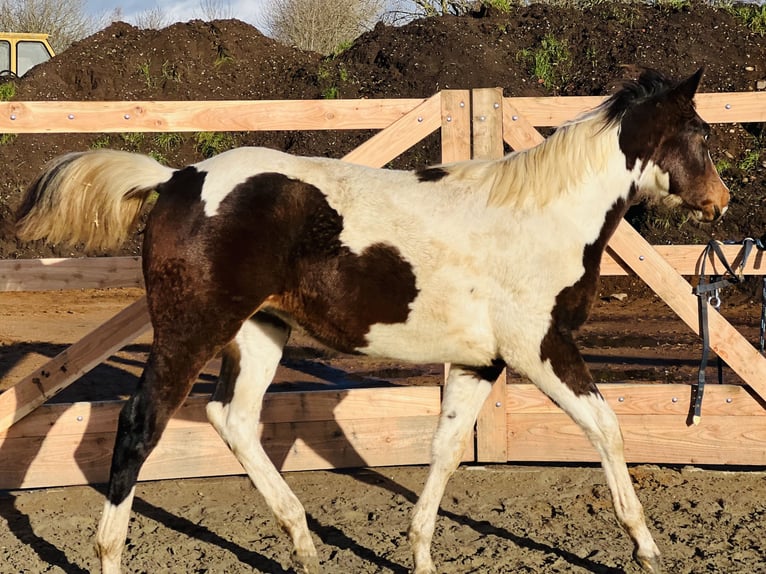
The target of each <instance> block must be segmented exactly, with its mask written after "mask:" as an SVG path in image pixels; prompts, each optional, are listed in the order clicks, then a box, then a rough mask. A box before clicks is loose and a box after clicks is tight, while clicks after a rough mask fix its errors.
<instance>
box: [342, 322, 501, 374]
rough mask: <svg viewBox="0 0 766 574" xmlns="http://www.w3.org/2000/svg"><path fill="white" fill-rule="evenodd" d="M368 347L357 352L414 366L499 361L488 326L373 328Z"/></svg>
mask: <svg viewBox="0 0 766 574" xmlns="http://www.w3.org/2000/svg"><path fill="white" fill-rule="evenodd" d="M366 339H367V345H366V346H365V347H361V348H358V349H357V351H359V352H360V353H363V354H365V355H371V356H378V357H388V358H392V359H398V360H401V361H407V362H412V363H457V364H462V365H488V364H490V363H491V362H492V360H493V359H495V358H496V357H497V344H496V340H495V337H494V334H493V333H492V330H491V329H490V328H489V327H488V325H485V324H480V323H478V322H476V321H471V322H470V323H469V324H465V323H463V322H462V321H461V322H459V323H457V324H449V323H447V324H440V323H431V322H428V321H418V320H417V319H416V318H415V319H414V320H411V321H407V322H406V323H399V324H394V325H383V324H376V325H372V326H371V328H370V331H369V332H368V333H367V336H366Z"/></svg>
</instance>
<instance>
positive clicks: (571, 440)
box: [508, 413, 766, 466]
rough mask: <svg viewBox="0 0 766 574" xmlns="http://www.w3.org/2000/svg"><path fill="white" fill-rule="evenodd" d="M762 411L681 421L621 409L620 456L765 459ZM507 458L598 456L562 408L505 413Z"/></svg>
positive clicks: (664, 460)
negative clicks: (690, 422)
mask: <svg viewBox="0 0 766 574" xmlns="http://www.w3.org/2000/svg"><path fill="white" fill-rule="evenodd" d="M765 423H766V419H764V416H763V415H761V416H752V415H735V416H720V415H711V416H705V417H703V422H702V424H700V425H699V426H694V425H692V426H687V425H686V421H685V418H684V417H679V416H676V415H656V414H646V415H622V416H620V426H621V428H622V433H623V436H624V440H625V458H626V460H627V461H628V462H631V463H648V462H650V463H655V464H720V465H732V464H737V465H757V466H762V465H764V464H766V424H765ZM508 429H509V431H508V453H509V454H508V459H509V460H510V461H517V462H521V461H524V462H541V461H545V462H553V461H555V462H598V461H599V458H598V455H597V454H596V451H595V450H594V449H593V447H592V446H591V444H590V443H589V442H588V440H587V439H586V438H585V435H584V434H583V432H582V431H581V430H580V428H579V427H578V426H577V425H576V424H575V423H573V422H572V420H571V419H570V418H569V417H568V416H566V415H565V414H563V413H561V414H551V413H545V414H539V413H534V414H521V413H516V414H514V415H513V416H509V418H508Z"/></svg>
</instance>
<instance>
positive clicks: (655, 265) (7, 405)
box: [0, 89, 766, 488]
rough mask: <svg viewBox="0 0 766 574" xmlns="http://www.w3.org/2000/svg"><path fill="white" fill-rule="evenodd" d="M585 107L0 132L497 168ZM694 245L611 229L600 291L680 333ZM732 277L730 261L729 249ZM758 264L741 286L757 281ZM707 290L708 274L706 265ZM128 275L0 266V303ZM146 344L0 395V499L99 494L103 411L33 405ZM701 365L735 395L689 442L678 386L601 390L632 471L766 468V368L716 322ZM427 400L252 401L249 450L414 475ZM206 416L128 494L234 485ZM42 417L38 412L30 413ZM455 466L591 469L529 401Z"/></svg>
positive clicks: (399, 104)
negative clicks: (75, 487)
mask: <svg viewBox="0 0 766 574" xmlns="http://www.w3.org/2000/svg"><path fill="white" fill-rule="evenodd" d="M600 101H601V100H600V98H594V97H559V98H503V97H502V92H501V90H499V89H478V90H473V91H470V92H469V91H467V90H447V91H443V92H440V93H439V94H436V95H434V96H432V97H430V98H426V99H407V100H353V101H352V100H335V101H280V102H276V101H259V102H239V101H234V102H232V101H227V102H184V105H183V106H179V105H178V104H177V102H12V103H5V104H0V132H10V133H47V132H51V133H53V132H128V131H144V132H148V131H225V130H230V131H245V130H299V129H312V130H314V129H379V130H380V131H379V132H378V133H376V135H374V136H373V137H372V138H370V139H369V140H368V141H366V142H365V143H364V144H362V145H361V146H359V147H358V148H356V149H355V150H353V151H352V152H350V153H349V154H347V155H346V156H345V157H344V159H346V160H348V161H353V162H356V163H360V164H366V165H370V166H383V165H385V164H386V163H388V162H389V161H391V160H392V159H393V158H394V157H396V156H397V155H398V154H400V153H402V152H403V151H404V150H406V149H407V148H409V147H411V146H413V145H415V144H416V143H417V142H419V141H420V140H422V139H423V138H425V137H426V136H428V135H429V134H431V133H432V132H434V131H436V130H441V141H442V159H443V161H455V160H462V159H468V158H470V157H476V158H479V157H485V158H491V157H498V156H500V155H501V154H502V153H503V144H504V142H505V143H508V144H509V145H510V146H511V147H512V148H514V149H523V148H526V147H529V146H531V145H535V144H537V143H539V142H540V141H542V137H541V136H540V134H539V132H537V130H536V129H535V128H534V126H555V125H558V124H560V123H562V122H563V121H566V120H568V119H571V118H573V117H574V116H576V115H577V114H578V113H580V112H581V111H583V110H585V109H588V108H591V107H593V106H594V105H596V104H598V103H599V102H600ZM697 106H698V110H699V111H700V113H701V115H702V116H703V117H704V118H705V119H707V120H708V121H709V122H712V123H722V122H726V123H728V122H745V121H747V122H763V121H766V94H756V93H746V94H740V93H726V94H699V95H698V96H697ZM702 247H703V246H701V245H695V246H662V247H660V246H658V247H656V248H654V247H652V246H651V245H649V244H648V243H647V242H646V241H645V240H644V239H643V238H642V237H641V236H640V235H638V233H636V232H635V231H634V230H633V229H632V228H631V227H630V226H629V225H627V224H626V223H624V222H623V224H622V225H620V226H619V228H618V230H617V232H616V234H615V236H614V237H613V239H612V241H611V242H610V244H609V247H608V249H607V253H606V254H605V256H604V260H603V264H602V274H604V275H623V274H626V273H635V274H636V275H638V276H639V277H641V278H642V279H643V280H644V281H645V282H646V283H647V284H648V285H649V286H650V287H651V288H652V289H653V290H654V291H655V292H656V293H657V294H658V295H659V296H660V297H661V298H662V299H663V300H664V301H665V302H666V303H667V304H668V305H669V306H670V307H671V308H672V309H673V310H674V311H675V312H676V313H677V314H678V315H679V317H680V318H681V319H682V320H683V321H684V322H685V323H687V324H688V325H689V327H690V328H691V329H692V330H694V331H695V332H696V331H698V317H697V300H696V297H695V296H694V295H693V294H692V288H691V285H690V284H689V283H688V282H687V281H686V280H685V279H684V278H683V275H693V274H695V273H696V271H697V268H698V265H699V263H700V256H701V253H702ZM726 252H727V256H728V257H729V260H730V261H731V260H734V261H736V260H737V258H738V252H739V247H736V246H727V247H726ZM762 255H763V254H762V253H758V254H757V256H754V257H752V258H751V259H750V261H749V262H748V265H747V267H746V268H745V269H744V272H745V273H746V274H759V275H762V274H766V270H765V268H766V265H765V264H764V262H763V257H762ZM707 269H708V270H709V272H710V273H715V272H719V273H723V270H722V269H720V266H717V265H716V262H715V261H710V262H709V263H708V267H707ZM140 285H142V278H141V274H140V260H139V258H137V257H115V258H85V259H76V260H72V259H52V260H51V259H48V260H21V261H19V260H14V261H0V290H6V291H9V290H29V291H31V290H45V289H73V288H77V289H79V288H93V287H96V288H99V287H121V286H132V287H134V286H140ZM149 328H150V325H149V321H148V316H147V313H146V304H145V299H144V298H142V299H140V300H139V301H137V302H135V303H134V304H132V305H131V306H129V307H128V308H126V309H125V310H123V311H122V312H120V313H119V314H118V315H116V316H115V317H114V318H112V319H111V320H109V321H108V322H107V323H105V324H104V325H102V326H101V327H99V328H98V329H96V330H95V331H93V332H92V333H90V334H88V335H86V336H85V337H84V338H83V339H81V340H80V341H78V342H76V343H74V344H73V345H72V346H71V347H69V348H68V349H67V350H65V351H64V352H62V353H61V354H60V355H58V356H56V357H54V358H53V359H51V360H50V361H49V362H48V363H47V364H45V365H44V366H43V367H41V368H39V369H37V370H35V371H34V372H33V373H30V374H29V375H28V376H27V377H25V378H24V379H22V380H21V381H20V382H18V383H17V384H16V385H15V386H14V387H12V388H10V389H8V390H6V391H5V392H4V393H2V394H1V395H0V488H20V487H23V488H27V487H43V486H55V485H68V484H82V483H91V482H102V481H104V480H106V478H107V473H108V466H109V459H110V456H111V448H112V444H113V439H114V431H115V427H116V420H117V412H118V410H119V408H120V406H121V403H120V402H119V401H112V402H102V403H88V402H84V403H76V404H57V405H43V403H44V402H45V401H46V400H47V399H49V398H50V397H52V396H53V395H55V394H56V393H58V392H59V391H60V390H61V389H63V388H65V387H66V386H67V385H68V384H70V383H71V382H73V381H74V380H76V379H77V378H79V377H80V376H81V375H82V374H83V373H85V372H87V371H88V370H90V369H92V368H93V367H94V366H96V365H98V364H99V363H101V362H102V361H104V360H105V359H106V358H108V357H109V356H110V355H111V354H113V353H114V352H116V351H117V350H118V349H120V348H121V347H123V346H124V345H126V344H128V343H130V342H131V341H133V340H134V339H135V338H136V337H137V336H139V335H140V334H142V333H144V332H146V331H147V330H148V329H149ZM710 341H711V348H712V349H713V350H714V351H715V352H716V353H717V354H718V355H719V356H721V357H722V358H723V359H724V360H725V361H726V362H727V363H728V364H729V366H730V367H731V368H732V369H734V371H736V372H737V374H738V375H739V376H740V377H741V378H742V379H743V380H744V381H745V382H746V386H733V385H710V386H709V387H708V389H707V391H706V397H705V405H704V416H703V418H702V422H701V424H700V425H699V426H688V425H687V422H686V421H687V417H688V413H689V410H690V400H691V394H692V393H691V390H692V387H691V386H689V385H658V384H654V385H641V384H620V383H617V384H607V385H600V388H601V390H602V392H603V394H604V395H605V397H606V398H607V400H608V401H609V402H610V403H611V404H612V406H613V407H614V408H615V410H616V411H617V413H618V415H619V417H620V421H621V424H622V426H623V429H624V434H625V443H626V456H627V458H628V460H629V461H632V462H655V463H692V464H704V463H708V464H744V465H766V411H765V409H764V405H766V402H764V397H766V358H764V357H763V356H762V355H761V354H760V353H759V352H758V351H757V350H756V349H755V348H754V347H753V346H752V345H751V344H750V343H748V342H747V341H746V340H745V339H744V338H743V337H742V336H741V335H740V334H739V333H738V332H737V331H736V330H735V329H734V328H733V327H732V326H731V325H730V324H729V323H728V322H727V321H726V320H725V319H724V318H723V317H721V316H720V315H719V314H718V313H711V316H710ZM440 398H441V388H440V387H438V386H433V387H407V386H403V387H385V388H375V389H347V390H326V391H311V395H310V400H306V399H307V397H306V393H304V392H287V393H283V392H280V393H273V394H267V397H266V405H265V408H264V414H263V421H262V424H261V432H262V437H263V442H264V445H265V447H266V449H267V451H268V453H269V455H270V456H271V457H272V458H273V459H274V460H275V463H276V464H277V466H278V467H279V468H281V469H283V470H297V469H317V468H339V467H353V466H385V465H399V464H425V463H427V462H428V461H429V450H430V441H429V440H428V439H427V438H425V437H430V434H431V432H432V431H433V429H434V428H435V425H436V421H437V417H438V413H439V408H440V407H439V403H440ZM204 403H205V400H204V399H203V398H200V397H195V398H190V399H189V400H188V401H187V403H186V404H185V405H184V406H183V407H182V408H181V409H180V411H179V412H178V413H177V415H176V416H175V417H174V418H173V420H172V421H171V423H170V425H169V427H168V430H167V431H166V433H165V435H164V436H163V438H162V440H161V441H160V444H159V446H158V447H157V449H156V450H155V452H154V453H152V455H151V456H150V458H149V460H148V461H147V463H146V464H145V466H144V468H143V470H142V472H141V475H140V479H141V480H148V479H159V478H176V477H193V476H195V477H198V476H214V475H226V474H240V473H242V469H241V467H240V466H239V464H238V463H237V461H236V460H235V459H234V457H233V456H232V455H231V454H230V453H229V451H228V449H227V448H226V447H225V445H224V444H223V443H222V442H221V440H220V439H219V438H218V435H217V434H216V433H215V431H214V430H213V429H212V428H211V427H210V425H209V424H207V422H206V419H205V415H204ZM41 405H43V406H41ZM464 460H465V461H476V462H506V461H542V460H546V461H595V460H597V457H596V453H595V451H594V450H593V449H592V448H591V447H590V445H589V444H588V443H587V441H586V440H585V438H584V436H583V435H582V433H581V431H580V430H579V429H578V428H577V427H576V426H575V425H574V424H573V423H572V422H571V421H570V420H569V419H568V418H567V417H566V416H565V415H564V414H563V413H561V412H560V411H559V410H558V409H557V408H556V407H555V406H554V405H553V404H552V403H551V402H550V401H549V400H548V399H547V398H546V397H544V395H542V394H541V393H540V392H539V391H538V390H537V389H536V388H534V387H533V386H532V385H528V384H508V385H504V384H496V385H495V387H494V389H493V394H492V396H491V397H490V398H489V399H488V401H487V403H486V405H485V407H484V409H483V411H482V413H481V415H480V417H479V421H478V423H477V427H476V434H475V441H474V444H472V445H470V446H469V448H468V449H467V450H466V452H465V453H464Z"/></svg>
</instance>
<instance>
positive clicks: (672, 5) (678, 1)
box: [657, 0, 691, 12]
mask: <svg viewBox="0 0 766 574" xmlns="http://www.w3.org/2000/svg"><path fill="white" fill-rule="evenodd" d="M657 5H658V6H659V7H660V8H665V9H667V10H671V11H675V12H678V11H680V10H683V9H685V8H689V6H691V2H690V1H689V0H657Z"/></svg>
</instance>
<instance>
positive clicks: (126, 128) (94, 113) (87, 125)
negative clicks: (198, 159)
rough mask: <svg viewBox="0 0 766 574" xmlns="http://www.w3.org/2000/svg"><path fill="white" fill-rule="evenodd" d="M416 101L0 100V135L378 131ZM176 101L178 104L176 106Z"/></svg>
mask: <svg viewBox="0 0 766 574" xmlns="http://www.w3.org/2000/svg"><path fill="white" fill-rule="evenodd" d="M423 101H424V100H423V99H422V98H421V99H385V100H379V99H357V100H245V101H243V100H223V101H184V102H152V101H135V102H75V101H72V102H54V101H50V102H16V101H14V102H4V103H0V132H2V133H69V132H77V133H112V132H117V133H122V132H130V131H139V132H198V131H265V130H343V129H382V128H385V127H387V126H388V125H390V124H391V123H393V122H395V121H396V120H397V119H399V118H401V117H402V116H404V115H406V114H407V113H408V112H409V111H410V110H411V109H413V108H414V107H416V106H418V105H419V104H421V103H422V102H423ZM179 104H180V105H179Z"/></svg>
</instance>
